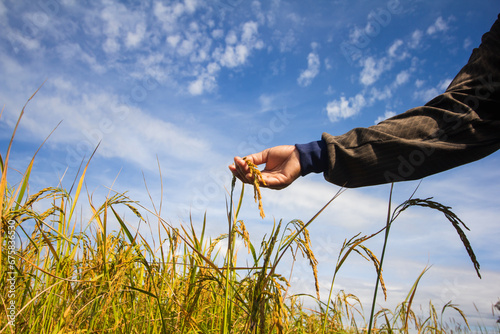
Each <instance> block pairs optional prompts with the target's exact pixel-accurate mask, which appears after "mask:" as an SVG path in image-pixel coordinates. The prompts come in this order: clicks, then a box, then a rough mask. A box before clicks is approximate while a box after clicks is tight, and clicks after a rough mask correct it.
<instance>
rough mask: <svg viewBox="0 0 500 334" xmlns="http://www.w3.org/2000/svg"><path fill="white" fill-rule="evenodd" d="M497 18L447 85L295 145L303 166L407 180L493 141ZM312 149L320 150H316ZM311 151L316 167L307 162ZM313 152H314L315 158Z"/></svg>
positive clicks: (359, 181) (335, 174)
mask: <svg viewBox="0 0 500 334" xmlns="http://www.w3.org/2000/svg"><path fill="white" fill-rule="evenodd" d="M499 64H500V23H499V20H497V21H496V22H495V24H494V25H493V27H492V29H491V30H490V32H489V33H486V34H485V35H484V36H483V39H482V44H481V46H480V47H479V48H478V49H475V50H474V52H473V54H472V56H471V58H470V59H469V62H468V63H467V65H466V66H464V68H463V69H462V70H461V71H460V72H459V73H458V75H457V76H456V77H455V79H454V80H453V82H452V83H451V84H450V87H449V88H448V89H447V91H446V92H445V93H444V94H442V95H440V96H438V97H436V98H435V99H433V100H432V101H430V102H428V103H427V104H426V105H425V106H422V107H418V108H414V109H411V110H409V111H407V112H405V113H403V114H401V115H398V116H396V117H393V118H391V119H389V120H386V121H384V122H382V123H380V124H378V125H375V126H372V127H369V128H358V129H353V130H351V131H349V132H348V133H346V134H344V135H341V136H331V135H329V134H326V133H325V134H323V136H322V142H321V145H320V144H317V145H316V146H312V147H313V149H312V150H310V152H308V150H309V149H310V147H308V146H304V145H302V146H301V145H298V146H297V148H298V149H299V152H300V153H301V163H304V171H305V172H304V171H303V174H304V173H307V172H311V171H312V172H317V169H318V161H319V165H321V166H322V167H321V168H323V170H322V171H323V172H324V174H325V178H326V179H327V180H328V181H330V182H333V183H335V184H338V185H342V186H347V187H360V186H367V185H374V184H381V183H388V182H394V181H404V180H413V179H419V178H422V177H425V176H427V175H431V174H435V173H438V172H441V171H444V170H447V169H450V168H453V167H456V166H459V165H463V164H466V163H469V162H472V161H475V160H478V159H480V158H483V157H485V156H487V155H488V154H491V153H493V152H494V151H496V150H498V149H499V148H500V69H499V66H500V65H499ZM318 149H320V150H321V152H320V151H318ZM307 154H313V155H315V156H316V158H315V159H313V160H314V161H316V164H317V165H316V167H314V166H312V167H311V166H307V164H310V163H311V161H312V160H311V159H307V158H305V157H306V155H307ZM318 157H320V158H318Z"/></svg>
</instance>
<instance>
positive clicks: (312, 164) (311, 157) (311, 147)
mask: <svg viewBox="0 0 500 334" xmlns="http://www.w3.org/2000/svg"><path fill="white" fill-rule="evenodd" d="M295 147H296V148H297V150H298V151H299V156H300V175H302V176H305V175H307V174H309V173H323V172H325V171H326V170H327V169H328V150H327V148H326V143H325V142H324V141H323V140H318V141H313V142H310V143H308V144H295Z"/></svg>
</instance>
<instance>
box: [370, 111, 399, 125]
mask: <svg viewBox="0 0 500 334" xmlns="http://www.w3.org/2000/svg"><path fill="white" fill-rule="evenodd" d="M393 116H396V113H395V112H394V111H386V112H385V113H384V115H383V116H379V117H378V118H377V119H376V120H375V124H378V123H380V122H382V121H384V120H386V119H388V118H391V117H393Z"/></svg>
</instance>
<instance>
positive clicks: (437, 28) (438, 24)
mask: <svg viewBox="0 0 500 334" xmlns="http://www.w3.org/2000/svg"><path fill="white" fill-rule="evenodd" d="M448 22H449V20H448ZM448 22H445V20H444V19H443V18H442V17H441V16H440V17H438V18H437V19H436V21H435V22H434V24H432V25H431V26H430V27H429V28H427V34H428V35H434V34H435V33H437V32H444V31H447V30H448V29H449V28H450V27H449V26H448Z"/></svg>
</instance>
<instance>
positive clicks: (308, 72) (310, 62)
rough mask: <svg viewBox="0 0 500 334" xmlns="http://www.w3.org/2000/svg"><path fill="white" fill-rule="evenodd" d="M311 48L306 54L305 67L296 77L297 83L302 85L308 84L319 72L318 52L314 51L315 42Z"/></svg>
mask: <svg viewBox="0 0 500 334" xmlns="http://www.w3.org/2000/svg"><path fill="white" fill-rule="evenodd" d="M312 48H313V51H312V52H311V53H309V55H308V56H307V69H305V70H304V71H302V72H301V73H300V76H299V77H298V79H297V82H298V84H299V85H300V86H302V87H307V86H309V85H310V84H311V83H312V81H313V80H314V78H315V77H316V76H317V75H318V74H319V68H320V65H321V62H320V60H319V55H318V53H317V52H316V51H315V49H316V48H317V44H316V43H313V44H312Z"/></svg>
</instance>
